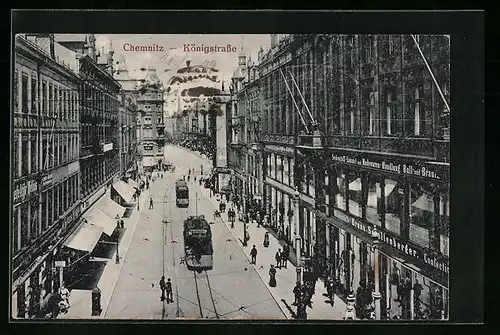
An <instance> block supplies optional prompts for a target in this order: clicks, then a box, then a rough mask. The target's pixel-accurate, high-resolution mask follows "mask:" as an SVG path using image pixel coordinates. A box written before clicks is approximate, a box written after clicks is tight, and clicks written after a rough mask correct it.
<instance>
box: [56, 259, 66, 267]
mask: <svg viewBox="0 0 500 335" xmlns="http://www.w3.org/2000/svg"><path fill="white" fill-rule="evenodd" d="M65 266H66V261H55V262H54V267H56V268H64V267H65Z"/></svg>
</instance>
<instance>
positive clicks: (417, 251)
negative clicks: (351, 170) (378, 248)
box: [333, 210, 449, 273]
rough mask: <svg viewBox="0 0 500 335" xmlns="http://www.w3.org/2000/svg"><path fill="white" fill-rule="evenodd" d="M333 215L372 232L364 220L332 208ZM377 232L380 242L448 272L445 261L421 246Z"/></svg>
mask: <svg viewBox="0 0 500 335" xmlns="http://www.w3.org/2000/svg"><path fill="white" fill-rule="evenodd" d="M333 215H334V216H335V217H336V218H338V219H340V220H342V221H344V222H346V223H348V224H350V225H351V226H353V227H355V228H357V229H358V230H361V231H364V232H365V233H368V234H370V235H371V234H372V231H373V226H372V225H370V224H368V223H365V222H363V221H360V220H358V219H356V218H353V217H351V216H348V215H346V214H344V213H343V212H341V211H339V210H334V212H333ZM378 232H379V233H380V241H381V242H383V243H386V244H388V245H390V246H391V247H393V248H396V249H398V250H399V251H401V252H403V253H405V254H406V255H408V256H411V257H414V258H416V259H419V260H421V261H423V262H424V263H425V264H427V265H430V266H432V267H433V268H435V269H438V270H440V271H442V272H444V273H449V267H448V262H447V261H443V260H439V259H437V258H435V257H432V256H430V255H429V254H428V253H426V252H425V251H423V250H421V248H416V247H413V246H411V245H409V244H408V243H406V242H403V241H401V239H400V238H398V237H396V236H394V235H392V234H388V233H386V232H384V231H380V230H378Z"/></svg>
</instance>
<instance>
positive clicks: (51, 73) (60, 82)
mask: <svg viewBox="0 0 500 335" xmlns="http://www.w3.org/2000/svg"><path fill="white" fill-rule="evenodd" d="M76 70H77V61H76V55H75V53H74V52H72V51H71V50H69V49H67V48H65V47H63V46H62V45H60V44H58V43H57V42H55V40H54V36H53V35H52V34H45V35H42V34H36V35H35V34H32V35H17V36H16V39H15V68H14V71H13V72H14V73H13V75H14V78H13V96H12V97H13V100H12V102H13V104H12V107H13V127H12V128H13V146H12V149H13V150H12V152H13V156H12V177H13V198H12V200H13V211H12V230H11V236H12V240H11V246H12V258H11V259H12V276H13V277H12V281H13V285H12V294H13V297H12V316H13V317H18V318H30V317H33V316H35V315H36V314H37V313H38V311H39V309H40V306H42V305H43V303H44V302H45V301H46V299H47V297H48V296H49V295H50V293H52V292H54V291H55V290H57V288H58V284H59V282H58V280H57V278H55V280H54V271H53V267H54V255H56V254H57V253H58V250H59V247H60V242H61V241H62V238H63V236H64V234H65V232H67V231H68V230H70V229H71V228H72V226H73V224H74V218H75V217H76V216H78V214H79V210H80V207H79V203H80V194H79V190H80V182H79V172H80V165H79V146H80V141H79V132H80V130H79V120H80V105H79V85H80V79H79V78H78V76H77V75H76V74H75V71H76Z"/></svg>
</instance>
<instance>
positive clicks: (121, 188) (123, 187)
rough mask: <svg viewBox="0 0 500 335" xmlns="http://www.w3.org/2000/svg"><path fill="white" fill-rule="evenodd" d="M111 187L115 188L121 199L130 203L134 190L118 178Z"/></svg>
mask: <svg viewBox="0 0 500 335" xmlns="http://www.w3.org/2000/svg"><path fill="white" fill-rule="evenodd" d="M113 188H114V189H115V191H116V192H118V194H119V195H120V197H122V198H123V200H125V202H126V203H132V196H133V195H134V193H135V190H134V189H133V188H132V187H131V186H129V185H127V183H125V182H123V181H121V180H119V181H117V182H116V183H114V184H113Z"/></svg>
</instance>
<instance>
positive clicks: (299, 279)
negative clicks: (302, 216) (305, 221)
mask: <svg viewBox="0 0 500 335" xmlns="http://www.w3.org/2000/svg"><path fill="white" fill-rule="evenodd" d="M299 196H300V193H299V190H298V189H297V188H295V192H294V198H293V206H294V212H295V213H294V215H293V216H294V223H295V224H294V233H295V255H296V257H297V268H296V270H297V284H300V283H301V282H302V262H301V259H300V255H301V252H300V230H299Z"/></svg>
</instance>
